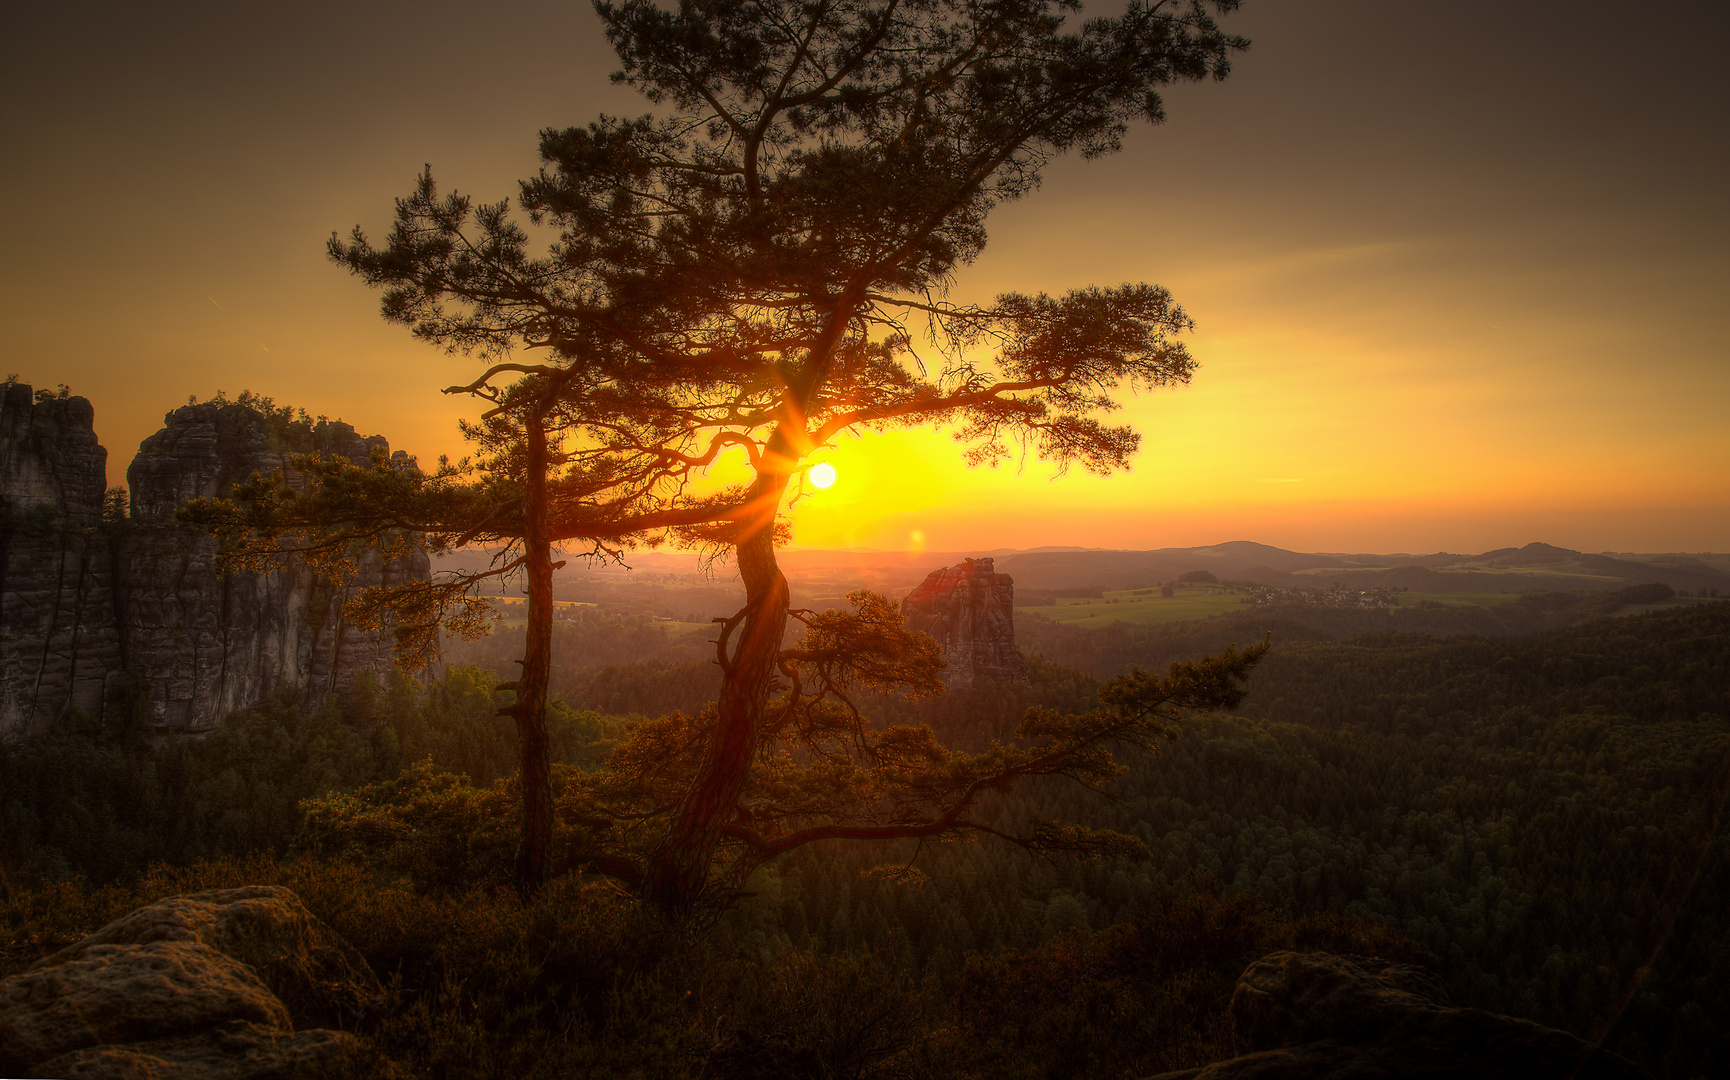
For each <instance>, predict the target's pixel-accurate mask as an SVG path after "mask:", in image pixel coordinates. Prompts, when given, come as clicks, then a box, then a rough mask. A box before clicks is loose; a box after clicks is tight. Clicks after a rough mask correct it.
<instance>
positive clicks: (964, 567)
mask: <svg viewBox="0 0 1730 1080" xmlns="http://www.w3.org/2000/svg"><path fill="white" fill-rule="evenodd" d="M1014 601H1015V579H1014V578H1011V577H1010V576H1009V575H1008V574H999V573H997V572H996V571H995V569H994V568H993V563H992V560H990V559H967V560H966V561H964V562H961V563H957V564H956V565H954V566H951V567H947V568H945V569H942V570H933V571H932V572H931V574H930V575H929V576H927V577H926V579H925V580H924V581H923V582H921V583H920V585H919V587H918V588H917V589H914V590H913V591H912V592H910V593H908V594H907V597H906V598H905V599H904V600H902V601H901V612H902V614H903V615H905V616H906V617H907V625H908V627H910V628H911V629H914V630H923V631H924V632H925V633H927V634H930V635H931V636H932V637H934V638H936V639H937V642H938V644H940V645H942V646H943V658H944V659H945V660H947V661H949V670H948V671H947V672H945V673H944V677H943V678H944V682H946V683H948V684H949V685H950V686H952V687H965V686H976V685H979V684H981V683H1025V682H1026V681H1027V661H1026V660H1024V659H1022V656H1021V653H1020V652H1019V651H1017V650H1016V648H1015V620H1014V617H1013V614H1012V611H1013V608H1014Z"/></svg>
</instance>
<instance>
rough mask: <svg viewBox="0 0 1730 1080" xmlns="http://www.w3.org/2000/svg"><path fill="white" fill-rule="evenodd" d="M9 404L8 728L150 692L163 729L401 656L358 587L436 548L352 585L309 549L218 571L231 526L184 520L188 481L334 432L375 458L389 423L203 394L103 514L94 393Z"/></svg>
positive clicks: (231, 475)
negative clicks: (309, 414)
mask: <svg viewBox="0 0 1730 1080" xmlns="http://www.w3.org/2000/svg"><path fill="white" fill-rule="evenodd" d="M3 406H4V411H3V412H0V481H3V483H4V485H5V486H4V487H3V488H0V509H3V511H4V515H5V516H4V518H3V519H0V574H4V578H3V579H0V738H5V739H17V738H21V737H24V736H26V735H28V734H30V733H31V732H34V731H39V730H42V729H43V728H45V727H47V726H48V725H49V724H51V723H52V722H53V721H54V719H55V718H56V717H57V716H59V715H60V714H61V713H62V712H63V711H64V710H65V709H66V708H67V707H68V706H69V705H76V706H77V707H78V708H80V709H82V710H84V711H85V712H87V713H90V714H92V715H98V716H99V715H102V714H103V713H104V712H105V711H107V710H112V709H119V708H126V707H135V705H133V706H129V705H128V704H127V701H128V697H129V695H130V697H131V698H132V699H133V701H134V702H135V703H136V700H137V699H138V698H139V697H142V699H143V701H144V702H145V703H146V704H147V706H148V709H149V711H150V713H151V718H152V724H153V726H154V728H155V730H156V731H157V732H158V733H159V734H174V733H183V734H195V733H199V732H203V731H208V730H210V729H211V728H212V727H214V726H215V725H216V724H217V723H219V722H220V721H221V720H222V718H223V717H225V716H227V715H228V714H229V713H230V712H232V711H233V710H235V709H238V708H244V707H246V706H249V705H253V704H256V703H258V702H259V701H262V700H263V699H264V698H266V697H267V696H269V695H270V694H271V693H272V692H273V690H275V688H276V687H277V686H279V685H283V684H287V685H292V686H294V687H297V688H298V689H299V692H300V700H301V705H302V706H303V707H305V708H314V707H316V706H317V705H319V704H320V703H321V702H322V701H323V700H324V699H325V698H326V697H327V696H328V695H329V694H330V693H331V692H332V691H334V690H337V689H340V688H341V687H343V686H345V685H346V684H347V683H348V682H349V681H350V680H351V679H353V678H354V676H355V675H356V674H358V673H359V672H361V671H366V670H372V671H380V670H384V669H387V668H388V667H389V665H390V663H391V658H392V656H391V643H390V638H389V635H388V634H387V633H381V632H366V633H363V632H361V631H359V630H357V629H356V628H355V627H354V626H352V625H350V624H348V623H347V622H346V621H345V620H344V618H343V607H344V605H345V604H346V603H347V601H348V600H349V598H350V597H351V596H352V595H353V594H354V592H355V591H356V590H358V589H361V588H365V587H366V586H368V585H378V584H394V583H396V582H399V581H403V580H408V579H412V578H420V579H424V578H425V577H426V576H427V574H428V572H429V567H428V563H427V560H426V557H425V556H424V555H422V554H419V553H417V554H416V555H414V556H411V557H408V558H403V559H397V560H393V561H392V562H390V563H388V564H387V563H385V562H384V561H383V560H381V559H379V558H378V557H377V556H376V555H375V556H372V557H370V558H369V559H365V560H363V561H362V562H361V565H360V567H359V573H358V574H357V575H356V576H355V578H354V580H353V581H351V582H348V583H345V584H343V585H340V586H339V585H336V584H333V583H331V582H329V581H327V580H323V579H320V578H318V577H316V576H315V575H313V574H312V573H311V572H310V571H309V570H307V569H306V568H305V567H304V566H294V565H290V566H289V567H288V568H286V569H284V570H282V571H278V572H273V573H267V574H233V575H226V576H225V575H222V574H219V573H217V572H216V569H215V555H216V542H215V541H214V540H213V539H212V538H210V537H208V536H206V535H204V534H202V533H199V532H197V531H195V530H192V529H189V528H187V527H185V526H182V525H180V524H178V523H177V522H175V520H174V510H175V508H176V507H178V506H179V505H180V504H181V503H183V502H185V501H186V500H187V499H191V498H196V497H199V496H219V495H222V494H225V493H226V492H227V491H228V490H229V489H230V488H231V487H232V486H233V484H235V483H236V482H239V481H242V480H245V479H247V478H248V477H250V476H251V475H252V474H253V473H254V472H259V473H262V474H265V475H270V474H271V473H273V472H275V471H277V470H279V469H280V470H282V471H283V473H284V475H285V476H287V477H289V479H290V481H291V482H294V481H295V480H296V479H297V476H296V474H295V473H294V471H293V470H292V468H291V467H290V464H289V459H290V456H291V455H292V454H294V453H301V452H307V451H310V450H317V451H319V452H322V453H324V454H326V455H333V454H334V455H340V456H343V457H346V458H348V459H349V460H351V461H356V462H364V461H366V460H368V459H369V458H370V457H371V455H372V454H373V452H374V450H375V449H376V448H384V449H386V450H388V446H387V444H386V443H385V440H384V439H382V438H380V437H378V436H372V437H369V438H362V437H361V436H359V435H357V434H356V433H355V431H354V429H353V428H351V427H349V426H348V425H346V424H340V423H330V422H323V421H321V422H320V423H319V424H317V425H316V426H314V425H312V424H311V423H310V422H307V421H304V420H303V421H299V422H295V421H292V420H290V419H289V418H288V416H287V415H286V413H284V412H271V411H268V410H266V411H263V412H261V411H260V410H259V409H257V408H254V407H252V406H251V405H249V404H242V403H232V402H224V403H209V404H203V405H189V406H186V407H184V408H181V409H177V410H175V411H174V412H173V413H171V414H169V416H168V417H167V426H166V427H164V428H163V430H161V431H159V432H157V433H156V434H155V435H152V436H151V437H150V438H148V439H146V440H144V442H143V444H142V445H141V446H140V447H139V451H138V456H137V457H136V458H135V459H134V460H133V462H132V465H131V467H130V468H128V469H127V473H126V476H127V481H128V484H129V486H130V488H131V504H130V516H127V517H123V516H122V515H121V514H120V512H119V505H118V504H117V503H114V504H111V505H110V506H109V508H108V510H109V519H108V520H107V521H106V522H104V521H103V490H102V484H103V469H104V466H105V464H106V458H107V453H106V451H104V450H103V449H102V447H101V446H99V445H98V444H97V442H96V436H95V434H94V432H93V431H92V428H91V421H92V419H93V414H92V410H91V408H90V404H89V402H87V401H85V400H84V399H83V398H77V397H59V398H56V397H51V396H49V397H44V396H42V395H32V394H31V392H30V389H29V388H28V387H21V386H11V387H8V389H7V393H6V396H5V398H4V401H3Z"/></svg>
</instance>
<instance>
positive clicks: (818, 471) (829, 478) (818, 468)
mask: <svg viewBox="0 0 1730 1080" xmlns="http://www.w3.org/2000/svg"><path fill="white" fill-rule="evenodd" d="M805 479H806V480H807V481H808V482H809V483H810V485H811V486H812V487H814V488H818V489H823V488H827V487H830V486H832V485H833V484H834V483H835V466H833V465H831V464H829V463H828V462H827V461H820V462H818V463H817V464H815V465H813V466H811V471H810V472H808V473H806V474H805Z"/></svg>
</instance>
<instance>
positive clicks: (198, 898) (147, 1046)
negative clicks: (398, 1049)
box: [0, 886, 392, 1080]
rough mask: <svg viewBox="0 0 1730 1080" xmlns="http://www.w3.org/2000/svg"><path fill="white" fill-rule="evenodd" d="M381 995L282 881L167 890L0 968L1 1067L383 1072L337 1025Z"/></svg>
mask: <svg viewBox="0 0 1730 1080" xmlns="http://www.w3.org/2000/svg"><path fill="white" fill-rule="evenodd" d="M382 993H383V991H382V989H381V988H380V986H379V981H378V978H377V977H376V976H375V975H374V974H373V972H372V969H371V968H369V967H368V966H367V963H366V961H365V960H364V959H363V958H362V957H361V956H360V954H359V953H357V952H355V950H354V948H353V947H352V946H350V945H349V944H348V942H346V941H344V940H343V939H342V938H341V937H340V936H338V935H337V934H336V933H335V932H334V931H332V930H331V929H330V928H329V927H328V926H326V925H325V924H324V923H322V922H320V921H319V920H318V918H317V917H315V916H314V915H313V914H312V913H311V912H309V911H307V910H306V908H305V906H304V905H302V904H301V902H300V899H299V898H298V897H296V896H295V895H294V893H293V892H291V891H289V890H288V889H284V888H280V887H275V886H255V887H250V888H242V889H228V890H222V891H216V892H203V893H194V894H192V895H189V896H177V897H173V898H171V899H167V900H162V901H159V902H157V903H155V904H151V905H150V906H148V907H144V908H140V909H139V910H137V911H135V912H133V913H132V914H130V915H128V916H126V917H125V918H124V919H121V920H119V921H118V922H114V923H110V924H109V925H108V926H105V927H103V928H102V929H101V930H98V931H97V932H96V933H94V934H92V935H90V936H89V937H87V938H85V939H84V940H82V941H80V942H78V943H77V944H75V945H72V946H71V947H69V948H66V949H63V950H61V951H60V952H58V953H55V954H54V955H52V956H50V957H47V958H46V959H44V960H43V961H42V962H41V963H39V964H37V965H36V966H35V967H33V968H31V969H30V970H28V971H26V972H24V973H23V974H20V975H14V976H12V977H11V978H8V979H4V980H0V1075H7V1076H60V1077H77V1078H80V1080H96V1078H116V1080H119V1078H128V1080H130V1078H139V1077H167V1076H175V1077H185V1078H188V1080H192V1078H197V1080H240V1078H243V1077H245V1078H251V1080H265V1078H271V1080H277V1078H280V1080H299V1078H307V1080H311V1078H321V1077H330V1078H337V1077H348V1076H389V1075H391V1072H392V1069H391V1067H390V1064H389V1063H388V1062H387V1061H385V1060H384V1059H383V1058H382V1057H381V1056H380V1055H379V1054H378V1053H377V1051H376V1050H374V1049H373V1048H372V1046H371V1045H370V1044H369V1043H367V1042H366V1041H365V1040H364V1039H362V1038H360V1037H358V1036H356V1035H354V1034H352V1033H350V1032H348V1031H344V1030H342V1028H345V1027H352V1026H354V1025H355V1024H356V1023H357V1022H359V1021H360V1020H361V1019H362V1018H363V1017H364V1016H365V1015H366V1013H367V1011H368V1010H370V1009H373V1008H376V1006H377V1004H378V1001H379V1000H380V998H381V997H382Z"/></svg>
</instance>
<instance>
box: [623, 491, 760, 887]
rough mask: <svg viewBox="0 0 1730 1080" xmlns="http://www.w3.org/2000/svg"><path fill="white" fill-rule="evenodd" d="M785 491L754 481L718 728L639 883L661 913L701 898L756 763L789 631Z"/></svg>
mask: <svg viewBox="0 0 1730 1080" xmlns="http://www.w3.org/2000/svg"><path fill="white" fill-rule="evenodd" d="M786 486H787V481H786V477H785V476H779V475H762V476H759V477H758V480H757V483H756V484H755V485H754V486H753V491H752V494H753V495H754V496H756V498H757V499H758V500H759V502H758V505H759V506H761V507H763V508H764V510H763V512H762V514H761V516H760V520H754V521H752V522H751V523H750V525H749V526H748V528H749V530H750V531H749V533H748V534H747V535H746V536H744V537H743V538H742V539H741V540H740V542H739V544H738V546H737V548H736V549H735V550H736V555H737V558H738V563H739V576H740V577H742V578H743V579H744V581H745V617H744V620H743V622H742V623H741V625H740V627H739V636H738V639H737V640H736V642H735V643H734V646H733V654H732V658H731V664H730V666H729V667H728V670H727V671H726V673H725V674H724V676H723V678H722V681H721V696H720V700H719V702H718V703H717V715H716V718H715V726H714V727H713V728H712V729H711V731H710V733H709V744H708V746H707V747H706V748H705V750H704V753H703V763H702V765H701V766H700V767H699V769H698V772H697V777H696V779H695V780H694V781H693V782H692V784H691V787H690V790H688V791H687V792H686V793H685V798H684V801H683V802H681V803H680V804H679V808H678V810H677V811H676V812H675V813H674V815H673V820H672V822H671V823H670V824H669V825H668V827H667V832H666V834H665V835H664V836H663V837H662V838H661V842H660V844H659V845H658V846H657V847H656V848H655V851H654V853H653V854H652V855H651V856H650V858H649V863H648V867H647V870H646V872H645V874H644V877H643V886H642V891H643V895H644V897H645V898H646V899H648V900H649V901H650V902H651V903H654V904H655V905H656V906H658V907H660V908H662V909H663V910H666V911H673V912H682V911H687V910H689V909H690V908H691V906H692V905H693V904H695V903H696V902H697V900H698V899H699V898H700V897H701V896H702V893H703V889H704V887H705V886H706V885H707V884H708V881H709V872H710V867H711V864H712V863H713V861H714V858H715V849H716V848H717V847H718V846H719V844H720V842H721V829H722V827H724V826H725V825H727V824H728V823H729V822H731V821H732V820H733V818H734V817H735V816H736V815H737V813H738V806H739V796H740V795H741V794H742V793H743V792H744V790H745V781H746V779H747V778H748V777H749V775H750V772H751V763H752V761H753V759H754V758H755V757H756V755H757V736H758V725H759V722H760V721H761V719H762V716H763V709H764V706H765V704H766V703H767V701H768V699H769V689H770V686H771V684H772V683H773V682H774V676H775V661H776V658H777V657H778V656H779V654H780V651H781V638H782V635H783V634H784V633H785V632H786V629H787V602H788V595H787V579H786V577H785V576H783V575H782V573H781V567H780V566H779V564H777V563H776V561H775V511H776V510H777V509H778V508H779V507H780V505H781V494H782V492H783V491H784V490H785V489H786Z"/></svg>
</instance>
